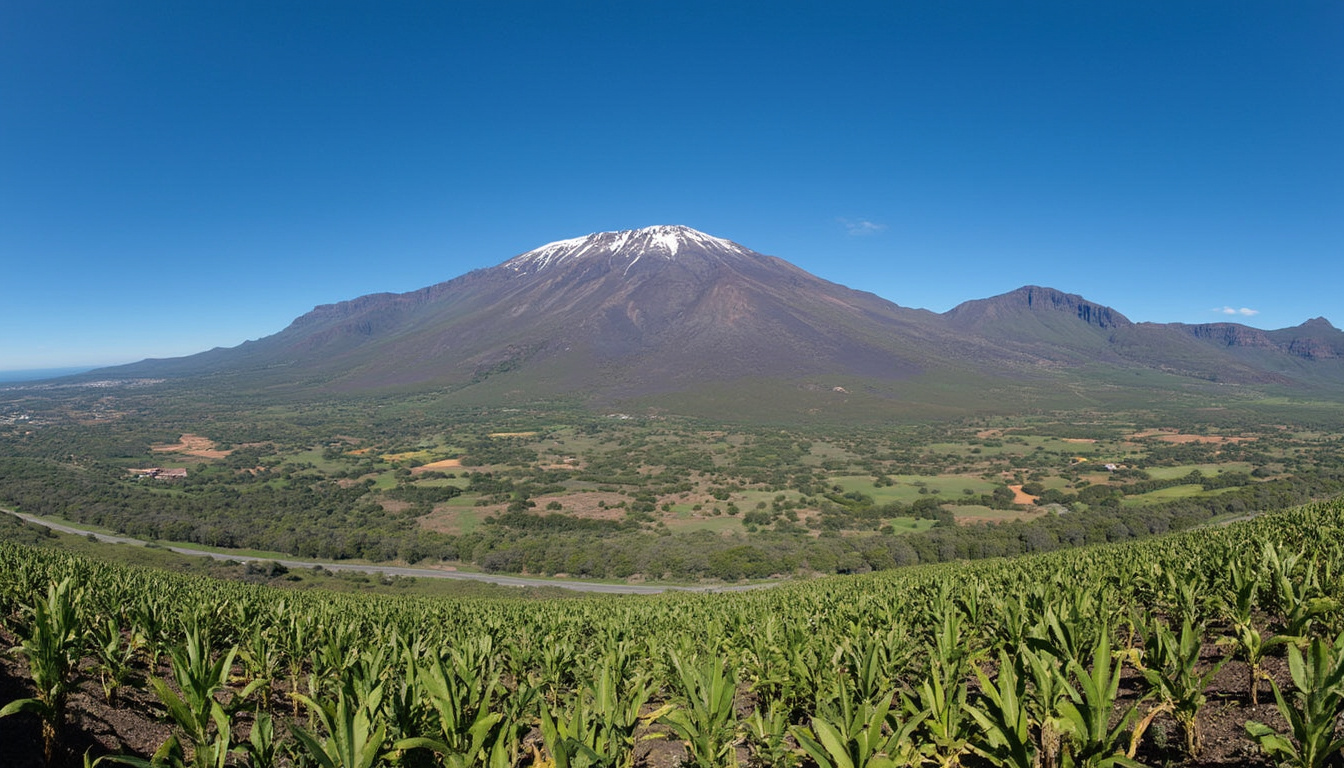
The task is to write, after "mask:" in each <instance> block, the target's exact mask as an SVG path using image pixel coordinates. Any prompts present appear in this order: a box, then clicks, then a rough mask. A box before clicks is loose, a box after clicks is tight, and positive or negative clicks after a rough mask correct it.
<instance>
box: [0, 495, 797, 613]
mask: <svg viewBox="0 0 1344 768" xmlns="http://www.w3.org/2000/svg"><path fill="white" fill-rule="evenodd" d="M0 512H7V513H9V514H11V515H13V516H15V517H17V518H19V519H20V520H23V521H24V522H28V523H32V524H33V525H41V526H44V527H46V528H50V529H52V530H53V531H60V532H62V533H72V534H75V535H76V536H93V537H94V538H95V539H97V540H99V541H102V542H106V543H108V544H129V545H131V546H137V547H143V546H145V545H146V544H147V543H148V542H145V541H142V540H140V539H132V538H129V537H126V536H114V535H112V534H108V533H95V532H91V531H86V530H81V529H79V528H75V527H73V526H70V525H65V524H63V523H57V522H53V521H51V520H44V519H43V518H40V517H35V516H33V515H27V514H24V513H22V512H16V511H14V510H12V509H3V508H0ZM162 546H163V548H164V549H167V550H169V551H171V552H176V553H178V554H180V555H191V556H193V557H209V558H213V559H215V560H232V561H234V562H239V563H247V562H271V563H279V564H280V565H283V566H285V567H286V568H316V567H318V566H321V567H322V568H325V569H326V570H328V571H354V572H356V573H369V574H385V575H388V576H407V577H411V578H416V579H461V580H464V581H483V582H486V583H489V584H499V585H501V586H505V587H560V588H561V589H572V590H575V591H576V592H604V593H607V594H617V595H656V594H659V593H662V592H741V591H744V590H748V589H760V588H762V587H771V586H774V583H765V584H740V585H732V586H715V587H674V586H655V585H651V584H603V583H601V582H596V581H568V580H558V579H530V578H527V577H524V576H501V575H498V574H493V573H471V572H467V571H443V570H439V569H436V568H411V567H407V566H399V565H369V564H360V563H332V562H323V561H317V560H281V559H276V558H268V557H250V556H247V555H238V554H231V553H225V552H207V551H205V550H203V549H192V548H190V547H179V546H168V545H162Z"/></svg>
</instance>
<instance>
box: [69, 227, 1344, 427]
mask: <svg viewBox="0 0 1344 768" xmlns="http://www.w3.org/2000/svg"><path fill="white" fill-rule="evenodd" d="M1341 361H1344V332H1341V331H1340V330H1338V329H1337V328H1335V327H1334V326H1333V325H1331V324H1330V323H1329V321H1327V320H1325V319H1324V318H1313V319H1312V320H1309V321H1307V322H1304V323H1303V324H1301V325H1299V326H1295V327H1293V328H1285V329H1278V330H1273V331H1261V330H1259V329H1255V328H1251V327H1249V326H1244V325H1241V324H1237V323H1206V324H1196V325H1185V324H1179V323H1172V324H1162V323H1135V322H1133V321H1131V320H1130V319H1129V318H1127V317H1126V316H1125V315H1123V314H1122V313H1120V312H1119V311H1117V310H1115V309H1113V308H1111V307H1107V306H1105V305H1102V304H1098V303H1095V302H1092V301H1089V300H1087V299H1085V298H1084V297H1082V296H1080V295H1077V294H1071V293H1066V292H1064V291H1060V290H1057V289H1054V288H1048V287H1043V286H1038V285H1026V286H1023V287H1021V288H1018V289H1015V290H1013V291H1009V292H1007V293H1004V294H1000V295H998V296H993V297H989V298H986V299H974V300H970V301H966V302H963V303H962V304H959V305H957V306H956V307H954V308H952V309H951V310H949V311H947V312H944V313H941V314H939V313H934V312H930V311H928V310H923V309H911V308H906V307H902V306H900V305H897V304H895V303H894V302H891V301H888V300H886V299H883V298H881V297H879V296H876V295H874V294H872V293H869V292H865V291H861V290H857V289H854V288H850V287H847V286H843V285H840V284H837V283H832V282H830V281H827V280H824V279H822V278H820V277H817V276H815V275H812V274H810V273H808V272H806V271H805V270H802V269H800V268H798V267H797V266H795V265H793V264H791V263H789V262H788V261H785V260H783V259H780V258H777V257H775V256H767V255H764V254H760V253H757V252H755V251H752V250H750V249H749V248H746V247H744V246H741V245H739V244H737V243H735V242H732V241H730V240H725V239H722V238H718V237H714V236H711V235H707V234H705V233H703V232H699V231H697V230H694V229H691V228H689V227H683V226H657V227H645V228H642V229H634V230H621V231H617V232H600V233H593V234H590V235H586V236H583V237H579V238H570V239H567V240H557V241H554V242H551V243H547V244H545V245H543V246H541V247H539V248H536V249H532V250H530V251H527V252H525V253H522V254H519V255H517V256H514V257H513V258H510V259H507V260H505V261H503V262H501V263H500V264H498V265H497V266H494V267H487V268H483V269H478V270H473V271H471V272H468V273H465V274H463V275H460V276H458V277H455V278H453V279H450V280H447V281H444V282H441V283H437V284H435V285H431V286H426V287H424V288H421V289H418V290H415V291H409V292H406V293H375V294H368V295H364V296H359V297H356V298H354V299H350V300H346V301H342V302H336V303H333V304H324V305H319V306H317V307H314V309H313V310H311V311H310V312H307V313H305V314H303V315H301V316H299V317H297V318H295V319H294V321H292V322H291V323H290V324H289V325H288V326H287V327H285V328H284V329H282V330H281V331H279V332H277V333H275V334H272V335H270V336H267V337H264V338H262V339H258V340H255V341H249V342H245V343H244V344H242V345H239V346H238V347H233V348H229V349H216V350H210V351H208V352H203V353H200V354H198V355H194V356H189V357H186V358H174V359H169V360H166V361H142V362H140V363H133V364H130V365H127V366H118V367H115V368H111V369H101V370H100V371H98V372H93V373H94V374H98V375H108V374H114V375H122V376H129V375H147V376H148V375H163V376H168V377H179V378H190V377H192V376H199V375H206V374H209V375H216V376H226V377H228V378H229V379H230V380H231V381H232V382H233V383H234V385H235V386H237V387H239V388H242V389H256V390H258V391H296V392H297V391H313V392H318V391H327V392H332V393H338V392H344V393H358V392H365V391H406V390H434V391H440V392H452V393H470V396H471V397H474V398H476V399H478V400H483V401H490V400H492V399H500V398H504V399H507V398H539V397H540V398H547V397H556V396H573V395H577V396H579V397H580V398H581V399H582V400H584V401H586V402H590V403H594V404H597V403H610V402H615V401H622V400H628V399H631V398H634V399H636V400H639V399H641V398H642V399H645V400H647V399H649V398H654V399H657V398H659V397H666V396H671V395H677V396H678V397H681V398H682V399H685V397H684V396H687V393H695V392H700V393H704V392H708V391H710V390H713V391H717V392H722V391H724V387H729V388H730V389H731V388H734V387H738V388H741V387H764V388H765V389H768V390H771V391H780V392H787V391H807V392H834V391H837V388H838V389H839V390H843V391H848V390H847V387H861V388H862V389H864V390H865V391H868V392H869V393H870V394H871V396H872V397H873V398H876V399H877V400H881V401H884V402H891V403H896V402H901V401H903V400H905V399H909V398H911V397H914V396H915V394H913V393H918V395H919V396H920V397H924V398H926V399H930V398H932V399H937V398H939V397H940V396H941V395H940V391H949V388H948V387H941V385H940V382H954V383H958V384H964V385H965V386H966V387H970V386H971V385H970V382H982V383H983V384H984V386H983V387H982V389H984V390H987V391H998V392H1009V391H1010V390H1012V389H1013V388H1021V387H1039V388H1044V389H1046V390H1048V389H1050V388H1051V387H1056V386H1057V385H1059V384H1060V382H1063V381H1065V380H1067V381H1068V382H1069V385H1070V386H1073V387H1075V388H1076V387H1077V386H1086V385H1087V382H1088V379H1087V378H1086V377H1087V376H1089V375H1092V374H1090V373H1088V372H1087V370H1085V369H1089V368H1091V369H1095V368H1096V367H1097V366H1101V367H1103V368H1104V369H1106V370H1110V371H1121V370H1136V371H1137V370H1148V371H1153V372H1159V373H1161V374H1163V375H1170V376H1175V377H1179V378H1181V379H1182V380H1188V382H1189V383H1200V382H1202V383H1208V382H1218V383H1220V384H1229V383H1230V384H1241V385H1249V386H1265V385H1276V386H1286V387H1293V386H1310V387H1316V388H1318V389H1319V388H1320V387H1322V386H1325V387H1327V388H1328V387H1329V386H1331V385H1333V384H1337V383H1338V381H1339V380H1344V366H1341V364H1340V363H1341ZM90 375H93V374H90ZM1112 378H1113V377H1112ZM828 382H835V383H834V384H833V385H831V384H828ZM940 387H941V388H940ZM464 396H465V395H464ZM804 399H806V398H804ZM1008 399H1010V400H1011V399H1012V398H1011V397H1009V398H1008ZM800 402H801V401H800Z"/></svg>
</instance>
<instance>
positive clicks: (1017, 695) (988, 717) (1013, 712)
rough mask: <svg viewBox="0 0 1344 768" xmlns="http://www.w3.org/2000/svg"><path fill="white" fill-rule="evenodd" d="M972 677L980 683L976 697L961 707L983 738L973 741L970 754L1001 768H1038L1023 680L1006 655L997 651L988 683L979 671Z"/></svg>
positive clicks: (1024, 681)
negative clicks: (995, 670)
mask: <svg viewBox="0 0 1344 768" xmlns="http://www.w3.org/2000/svg"><path fill="white" fill-rule="evenodd" d="M975 676H976V677H977V678H978V679H979V681H980V691H979V695H978V696H977V699H976V702H975V704H965V705H963V706H964V707H965V709H966V712H967V713H968V714H969V715H970V716H971V718H972V719H973V720H975V722H976V724H978V725H979V726H980V731H981V733H982V734H983V736H984V738H983V739H974V740H972V742H971V749H972V751H974V752H975V753H976V754H977V755H979V756H980V757H982V758H984V759H985V760H986V761H988V762H989V763H990V764H991V765H995V766H1001V767H1002V768H1037V765H1038V763H1037V762H1036V760H1037V757H1036V756H1037V751H1036V744H1035V742H1034V741H1033V740H1032V735H1031V724H1032V718H1031V713H1030V712H1029V711H1028V708H1027V703H1026V692H1027V690H1026V689H1027V687H1026V680H1025V678H1023V677H1022V676H1020V675H1019V674H1018V673H1017V669H1016V667H1015V666H1014V664H1013V661H1012V659H1010V658H1009V656H1008V652H1007V651H1003V650H1001V651H999V669H998V675H997V677H995V678H993V679H991V678H990V676H989V675H988V674H986V673H985V671H984V670H983V669H981V668H980V667H976V668H975Z"/></svg>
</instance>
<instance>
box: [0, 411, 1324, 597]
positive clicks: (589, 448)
mask: <svg viewBox="0 0 1344 768" xmlns="http://www.w3.org/2000/svg"><path fill="white" fill-rule="evenodd" d="M220 397H221V401H220V402H215V401H211V402H202V400H201V397H200V396H199V395H190V394H186V393H184V392H182V391H181V390H175V389H169V388H162V389H157V390H154V389H153V388H151V389H150V390H147V391H143V392H142V391H140V390H137V389H135V388H123V389H114V390H110V391H106V390H101V389H100V390H94V391H87V390H84V389H80V388H73V389H70V390H67V391H46V392H31V393H28V394H26V395H24V396H23V397H21V398H19V399H15V400H12V401H8V402H0V476H3V477H4V479H5V482H4V483H3V484H2V485H0V506H4V507H8V508H13V509H17V510H20V511H23V512H28V513H32V514H39V515H49V516H56V517H60V518H62V519H65V520H68V521H71V522H72V523H74V524H76V525H86V526H95V527H98V528H100V529H104V530H111V531H115V532H120V533H123V534H126V535H129V536H133V537H136V538H141V539H146V540H157V541H167V542H183V543H189V544H192V545H196V546H201V547H209V548H215V549H218V550H224V551H238V552H240V553H242V552H249V551H255V552H263V553H276V554H265V555H263V556H267V557H274V556H278V555H279V554H287V555H293V556H296V557H303V558H314V559H330V560H365V561H378V562H384V561H392V562H405V563H431V564H438V563H444V564H451V565H454V566H457V567H463V568H475V569H481V570H486V571H498V572H517V573H527V574H532V575H556V574H564V575H568V576H573V577H582V578H590V579H593V578H603V579H637V580H676V581H693V580H698V579H707V580H720V581H735V580H739V579H744V578H751V579H754V578H765V577H771V576H795V575H796V576H806V575H813V574H818V573H858V572H866V571H871V570H882V569H886V568H892V567H897V566H905V565H913V564H919V563H935V562H944V561H948V560H962V559H975V558H983V557H998V556H1012V555H1018V554H1029V553H1035V552H1045V551H1051V550H1054V549H1058V548H1063V547H1070V546H1077V545H1081V544H1088V543H1100V542H1114V541H1124V540H1130V539H1137V538H1143V537H1146V536H1151V535H1155V534H1161V533H1164V532H1167V531H1174V530H1182V529H1185V528H1189V527H1191V526H1196V525H1200V524H1204V523H1207V522H1209V521H1214V520H1225V519H1232V518H1236V517H1242V516H1247V515H1254V514H1259V513H1261V512H1264V511H1266V510H1272V509H1280V508H1284V507H1287V506H1292V505H1295V504H1301V503H1306V502H1309V501H1312V500H1317V499H1324V498H1330V497H1332V496H1334V495H1337V494H1339V493H1341V492H1344V440H1341V439H1340V438H1339V436H1338V435H1339V431H1338V429H1337V426H1338V422H1337V421H1331V418H1332V416H1331V414H1330V412H1329V411H1328V409H1324V408H1322V407H1321V406H1319V405H1318V404H1309V405H1307V406H1303V407H1302V408H1301V409H1299V410H1298V411H1296V412H1295V413H1294V411H1293V407H1292V405H1291V404H1288V403H1284V402H1274V403H1270V404H1266V405H1264V406H1263V409H1262V410H1256V407H1253V406H1245V407H1242V408H1241V409H1239V410H1232V409H1227V410H1217V411H1204V412H1200V413H1199V414H1198V421H1195V420H1192V418H1191V417H1190V416H1189V415H1188V412H1154V411H1152V410H1145V411H1135V412H1133V413H1129V414H1098V413H1091V412H1087V413H1068V414H1062V413H1061V414H1045V413H1042V414H1036V415H1024V416H1017V417H978V418H974V419H961V420H956V421H945V422H939V423H928V424H905V425H881V426H871V427H845V428H837V427H833V426H825V425H820V424H818V425H810V426H808V425H798V424H792V425H776V426H771V427H764V426H745V425H723V424H708V423H704V422H699V421H694V420H689V419H678V418H672V417H668V416H661V415H655V416H642V417H633V416H627V415H621V414H612V415H608V416H594V415H592V414H589V413H586V412H583V411H579V410H577V409H566V408H562V407H558V406H555V405H547V406H544V407H542V406H537V407H525V406H519V407H517V408H512V409H498V408H496V409H481V410H451V409H448V408H447V407H445V406H444V405H443V404H442V403H441V402H439V401H437V400H435V399H434V398H432V397H428V396H416V397H406V398H400V399H388V400H355V399H351V400H333V401H327V402H322V403H289V404H286V405H272V406H267V407H259V406H255V405H250V404H248V403H245V402H234V401H228V400H227V399H226V398H225V397H224V396H220ZM1294 415H1296V416H1297V417H1298V418H1301V419H1302V421H1300V422H1293V421H1292V420H1291V418H1290V417H1292V416H1294ZM1270 417H1273V418H1275V419H1276V421H1274V422H1272V424H1273V425H1272V426H1264V424H1266V423H1271V422H1267V421H1266V419H1268V418H1270ZM184 436H188V438H189V439H186V438H184ZM150 468H160V469H163V468H168V469H173V470H181V471H184V472H185V477H178V476H174V475H172V474H159V475H157V476H155V475H148V474H146V473H147V472H148V470H149V469H150Z"/></svg>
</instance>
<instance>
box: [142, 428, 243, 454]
mask: <svg viewBox="0 0 1344 768" xmlns="http://www.w3.org/2000/svg"><path fill="white" fill-rule="evenodd" d="M150 450H151V451H155V452H157V453H185V454H187V455H188V456H199V457H201V458H203V459H222V458H224V457H225V456H228V455H229V454H230V453H233V451H232V450H228V451H217V450H215V441H214V440H211V439H210V438H208V437H201V436H200V435H191V434H187V435H183V436H182V437H181V438H180V439H179V440H178V442H177V444H175V445H153V446H150Z"/></svg>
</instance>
